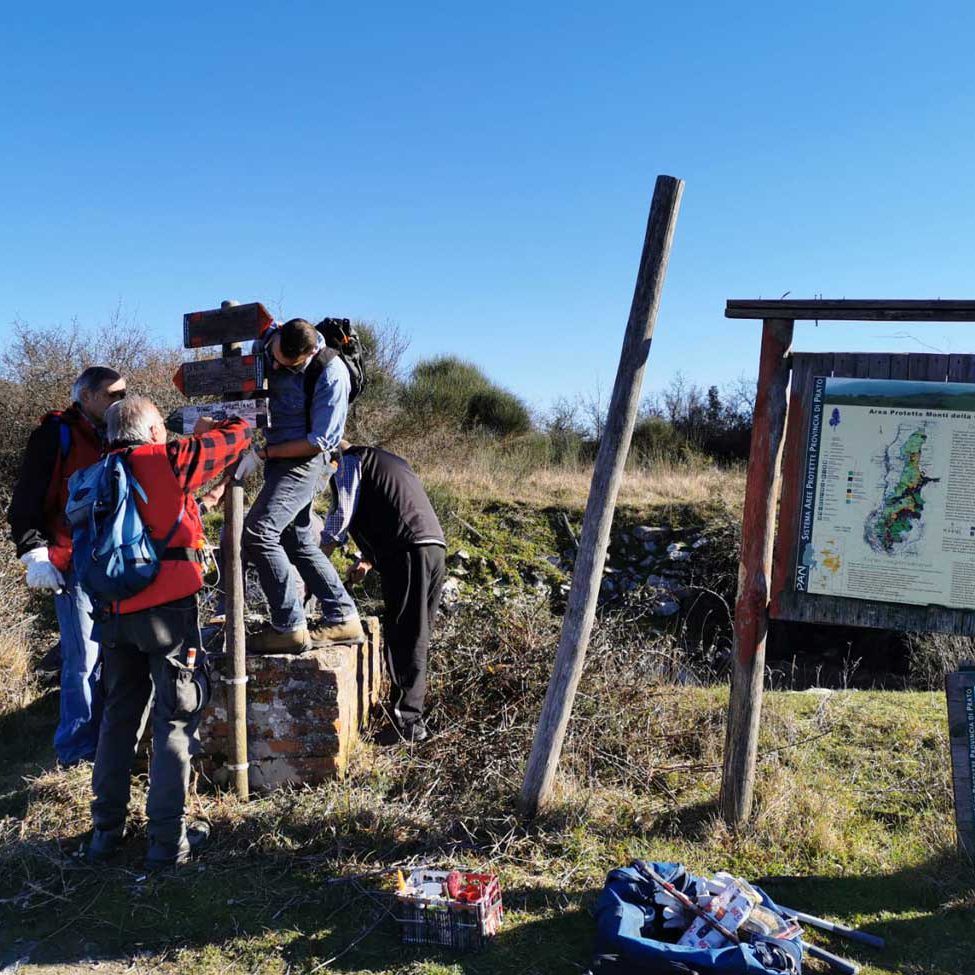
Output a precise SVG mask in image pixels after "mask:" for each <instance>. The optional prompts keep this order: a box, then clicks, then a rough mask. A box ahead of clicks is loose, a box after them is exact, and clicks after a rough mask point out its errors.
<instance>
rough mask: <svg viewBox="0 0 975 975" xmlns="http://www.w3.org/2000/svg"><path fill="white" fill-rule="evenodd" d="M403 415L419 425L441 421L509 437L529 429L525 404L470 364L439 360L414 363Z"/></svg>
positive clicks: (453, 359)
mask: <svg viewBox="0 0 975 975" xmlns="http://www.w3.org/2000/svg"><path fill="white" fill-rule="evenodd" d="M401 404H402V407H403V409H404V411H405V412H406V413H407V414H409V415H410V416H411V417H413V418H414V420H416V421H419V422H421V423H425V422H428V421H431V420H432V421H436V420H438V419H440V420H444V421H446V422H447V423H449V424H450V425H452V426H454V427H455V428H456V429H461V430H477V429H482V430H484V431H487V432H489V433H492V434H494V435H495V436H509V435H512V434H518V433H524V432H526V431H528V430H529V429H531V416H530V414H529V412H528V408H527V407H526V406H525V404H524V403H523V402H522V401H521V400H520V399H518V397H517V396H515V395H514V394H513V393H509V392H508V391H507V390H505V389H502V388H501V387H500V386H498V385H496V384H495V383H492V382H491V380H489V379H488V378H487V376H485V375H484V373H483V372H482V371H481V370H480V369H479V368H478V367H477V366H475V365H474V364H473V363H471V362H465V361H463V360H462V359H458V358H456V357H455V356H438V357H437V358H434V359H427V360H425V361H423V362H419V363H417V365H416V367H415V368H414V369H413V374H412V376H411V377H410V381H409V382H408V383H407V384H406V385H405V386H404V387H403V390H402V395H401Z"/></svg>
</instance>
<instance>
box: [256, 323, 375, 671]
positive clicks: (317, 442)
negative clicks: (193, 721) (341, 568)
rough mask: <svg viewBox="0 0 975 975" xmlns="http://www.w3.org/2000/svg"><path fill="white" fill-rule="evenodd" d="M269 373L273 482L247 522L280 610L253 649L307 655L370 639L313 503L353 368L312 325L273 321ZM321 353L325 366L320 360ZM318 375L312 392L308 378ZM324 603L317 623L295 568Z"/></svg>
mask: <svg viewBox="0 0 975 975" xmlns="http://www.w3.org/2000/svg"><path fill="white" fill-rule="evenodd" d="M259 344H260V349H261V351H262V353H263V355H264V356H265V360H266V365H267V377H268V406H269V409H270V424H269V426H268V430H267V446H266V447H264V448H262V449H261V450H259V451H258V456H259V457H260V458H261V459H262V460H264V462H265V464H264V486H263V487H262V488H261V492H260V494H259V495H258V496H257V500H256V501H255V502H254V505H253V507H252V508H251V510H250V512H249V513H248V515H247V517H246V519H245V520H244V533H243V538H242V546H243V549H244V553H245V555H246V556H247V558H248V559H249V560H250V561H251V562H252V563H253V565H254V566H255V568H256V569H257V573H258V576H259V578H260V580H261V587H262V588H263V589H264V593H265V595H266V596H267V599H268V603H269V605H270V610H271V623H270V625H269V626H268V627H266V628H265V629H264V630H262V631H261V632H259V633H256V634H254V635H253V636H252V637H251V638H250V639H249V640H248V645H247V646H248V650H250V651H253V652H263V653H289V652H292V653H293V652H300V651H301V650H302V649H306V648H307V647H309V646H313V645H320V644H325V643H334V642H340V641H358V640H363V639H364V635H363V632H362V625H361V623H360V621H359V612H358V610H357V609H356V605H355V603H354V602H353V601H352V597H351V596H349V594H348V593H347V592H346V590H345V587H344V586H343V585H342V582H341V580H340V579H339V576H338V573H337V572H336V571H335V567H334V566H333V565H332V563H331V562H330V561H329V560H328V558H326V557H325V555H324V554H323V553H322V551H321V549H320V548H319V547H318V539H317V538H316V537H315V533H314V532H313V531H312V529H311V506H312V500H313V498H314V496H315V493H316V492H317V490H318V489H319V487H320V482H321V478H322V475H323V474H324V475H326V476H327V477H331V475H332V473H333V472H334V469H335V467H334V464H333V462H332V452H333V451H334V450H335V449H336V448H337V447H338V444H339V441H340V439H341V437H342V431H343V429H344V427H345V420H346V417H347V415H348V411H349V390H350V386H351V382H350V378H349V372H348V368H347V367H346V365H345V363H344V362H342V360H341V358H340V357H339V356H337V355H330V354H329V352H328V350H326V348H325V339H324V337H323V336H322V335H321V333H319V331H318V330H317V329H316V328H315V326H314V325H312V324H311V323H310V322H307V321H305V320H304V319H303V318H293V319H291V321H288V322H285V323H284V325H281V326H277V325H272V326H271V327H270V328H269V329H268V330H267V331H266V332H265V333H264V335H263V336H262V337H261V339H260V340H259ZM316 358H317V359H318V365H317V367H314V366H313V363H314V362H315V360H316ZM310 368H315V369H316V371H317V372H318V373H319V374H318V378H317V380H316V381H315V383H314V388H313V389H310V390H309V389H307V388H306V386H307V385H309V384H308V383H307V382H306V380H307V379H308V378H309V376H314V373H310V374H309V373H308V370H309V369H310ZM292 565H293V566H294V567H295V569H297V571H298V574H299V575H300V576H301V578H302V580H303V581H304V583H305V589H306V591H307V592H309V593H310V594H312V595H314V596H316V597H317V598H318V601H319V603H320V605H321V608H322V620H321V622H320V623H319V624H318V625H316V626H314V627H312V628H309V627H308V623H307V621H306V619H305V613H304V609H303V608H302V605H301V601H300V600H299V598H298V593H297V590H296V587H295V583H294V579H293V577H292V573H291V566H292Z"/></svg>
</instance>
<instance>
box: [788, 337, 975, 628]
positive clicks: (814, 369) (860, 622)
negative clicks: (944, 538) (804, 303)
mask: <svg viewBox="0 0 975 975" xmlns="http://www.w3.org/2000/svg"><path fill="white" fill-rule="evenodd" d="M824 376H832V377H850V378H853V377H855V378H861V379H895V380H896V379H904V380H912V381H928V382H938V383H945V382H947V383H972V382H973V381H975V356H972V355H951V356H949V355H929V354H922V353H917V354H914V353H911V354H878V353H835V354H830V353H824V354H815V353H795V354H794V355H793V356H792V382H791V388H790V396H789V413H788V420H787V425H786V434H785V446H784V449H783V456H782V478H781V483H782V493H781V498H780V506H779V525H778V533H777V536H776V542H775V551H774V556H773V561H772V585H771V593H770V604H769V615H770V616H771V618H772V619H779V620H792V621H794V622H802V623H833V624H838V625H848V626H868V627H878V628H881V629H892V630H908V631H918V632H942V633H956V634H963V635H966V636H971V635H975V612H973V611H972V610H965V609H952V608H949V607H947V606H936V605H929V606H919V605H909V604H908V603H906V602H904V603H901V602H893V601H891V602H887V601H883V602H881V601H878V600H870V599H861V598H847V597H842V596H829V595H822V594H817V593H811V592H797V591H796V586H795V567H796V563H797V560H798V557H799V551H800V545H801V542H800V524H801V519H802V509H803V499H804V492H805V485H806V483H807V471H806V470H805V466H806V465H805V461H806V448H807V439H808V432H809V428H810V422H811V420H812V410H813V397H812V395H811V393H812V386H813V383H814V381H815V379H816V378H817V377H824Z"/></svg>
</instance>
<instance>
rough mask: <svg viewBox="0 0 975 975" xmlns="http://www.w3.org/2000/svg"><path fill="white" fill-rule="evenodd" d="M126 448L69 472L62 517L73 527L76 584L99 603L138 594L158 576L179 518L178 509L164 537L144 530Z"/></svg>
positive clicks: (139, 491)
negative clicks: (69, 476)
mask: <svg viewBox="0 0 975 975" xmlns="http://www.w3.org/2000/svg"><path fill="white" fill-rule="evenodd" d="M128 453H129V452H128V451H119V452H115V453H111V454H109V455H108V456H107V457H105V458H104V459H103V460H100V461H99V462H98V463H97V464H92V465H91V467H86V468H83V469H82V470H80V471H76V472H75V473H74V474H72V475H71V478H70V480H69V481H68V503H67V507H66V509H65V516H66V517H67V519H68V522H69V523H70V525H71V529H72V545H73V548H74V552H73V555H72V562H73V565H74V570H75V574H76V575H77V577H78V582H79V583H80V584H81V586H82V588H83V589H84V590H85V591H86V592H87V593H88V595H89V596H91V598H92V600H93V601H94V602H96V603H100V604H102V605H105V604H109V603H114V602H119V601H120V600H123V599H128V598H130V597H131V596H134V595H136V593H139V592H142V590H143V589H145V588H146V587H147V586H148V585H149V584H150V583H151V582H152V581H153V580H154V579H155V578H156V576H157V575H158V574H159V568H160V565H161V564H162V558H163V554H164V553H165V551H166V548H167V546H168V545H169V543H170V542H171V541H172V539H173V535H175V534H176V529H177V528H179V526H180V524H181V522H182V521H183V515H184V514H185V512H186V508H185V506H184V507H181V508H180V511H179V516H178V517H177V518H176V522H175V524H174V525H173V527H172V528H171V529H170V530H169V533H168V534H167V535H166V538H165V539H164V540H163V541H161V542H157V541H154V540H153V538H152V537H151V536H150V534H149V530H148V529H147V528H146V526H145V524H144V523H143V521H142V516H141V515H140V514H139V509H138V507H137V505H136V495H138V497H139V498H141V499H142V501H143V503H145V502H147V501H148V497H147V495H146V492H145V491H144V490H143V489H142V486H141V485H140V484H139V482H138V481H137V480H136V479H135V478H134V477H133V476H132V471H131V470H130V469H129V465H128V463H127V462H126V456H127V454H128Z"/></svg>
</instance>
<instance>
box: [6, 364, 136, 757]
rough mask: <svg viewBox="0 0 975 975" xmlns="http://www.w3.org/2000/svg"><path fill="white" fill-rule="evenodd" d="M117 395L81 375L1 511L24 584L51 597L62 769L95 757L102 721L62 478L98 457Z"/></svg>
mask: <svg viewBox="0 0 975 975" xmlns="http://www.w3.org/2000/svg"><path fill="white" fill-rule="evenodd" d="M123 396H125V380H124V379H123V378H122V377H121V376H120V375H119V374H118V373H117V372H116V371H115V370H114V369H109V368H108V367H106V366H91V367H90V368H88V369H86V370H85V371H84V372H83V373H82V374H81V375H80V376H79V377H78V378H77V379H76V380H75V383H74V386H73V387H72V390H71V398H72V400H73V402H72V405H71V406H69V407H68V408H67V409H66V410H63V411H57V412H53V413H48V414H47V415H46V416H45V417H44V418H43V419H42V420H41V422H40V424H39V425H38V426H37V427H36V428H35V430H34V432H33V433H31V435H30V439H29V440H28V441H27V449H26V451H25V452H24V460H23V464H22V466H21V471H20V477H19V478H18V480H17V484H16V486H15V487H14V492H13V498H12V500H11V502H10V509H9V511H8V512H7V521H8V522H9V524H10V533H11V536H12V537H13V540H14V542H15V543H16V545H17V555H18V556H19V558H20V561H21V562H23V563H24V565H25V566H26V567H27V585H28V586H30V587H31V588H32V589H46V590H48V591H50V592H52V593H54V609H55V612H56V613H57V618H58V626H59V628H60V630H61V714H60V719H59V721H58V727H57V730H56V731H55V733H54V750H55V752H56V753H57V757H58V761H60V762H61V763H62V764H63V765H73V764H74V763H75V762H79V761H82V760H88V761H90V760H91V759H93V758H94V757H95V746H96V745H97V744H98V722H99V718H100V714H101V699H100V694H99V691H98V687H97V682H96V680H95V673H94V671H95V666H96V664H97V662H98V644H97V643H96V642H95V641H94V640H93V639H92V635H91V630H92V619H91V602H90V600H89V599H88V596H87V595H86V594H85V592H84V591H83V590H82V588H81V586H79V585H78V581H77V579H76V578H75V574H74V572H73V571H72V569H71V530H70V528H69V527H68V524H67V522H66V521H65V518H64V506H65V502H66V501H67V498H68V478H69V477H71V475H72V474H73V473H74V472H75V471H77V470H81V469H82V468H83V467H87V466H88V465H89V464H93V463H95V461H97V460H98V458H99V457H100V456H101V454H102V450H103V448H104V429H105V411H106V410H107V409H108V407H109V406H110V405H111V404H112V403H113V402H115V401H116V400H119V399H121V398H122V397H123Z"/></svg>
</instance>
